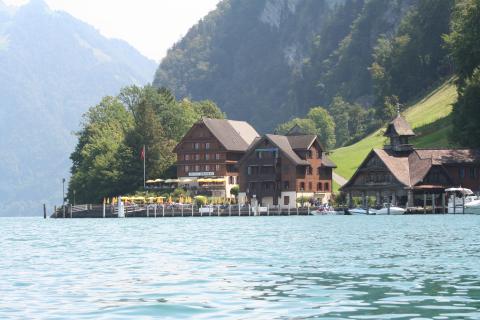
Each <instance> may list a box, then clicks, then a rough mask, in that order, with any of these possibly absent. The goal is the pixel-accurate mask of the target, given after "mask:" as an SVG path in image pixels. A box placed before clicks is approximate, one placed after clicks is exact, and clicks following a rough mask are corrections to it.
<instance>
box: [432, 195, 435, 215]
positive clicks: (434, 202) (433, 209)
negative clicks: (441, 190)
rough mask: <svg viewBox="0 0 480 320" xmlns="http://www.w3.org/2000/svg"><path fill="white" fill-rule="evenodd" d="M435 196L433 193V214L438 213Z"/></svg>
mask: <svg viewBox="0 0 480 320" xmlns="http://www.w3.org/2000/svg"><path fill="white" fill-rule="evenodd" d="M435 211H436V205H435V194H434V193H432V213H436V212H435Z"/></svg>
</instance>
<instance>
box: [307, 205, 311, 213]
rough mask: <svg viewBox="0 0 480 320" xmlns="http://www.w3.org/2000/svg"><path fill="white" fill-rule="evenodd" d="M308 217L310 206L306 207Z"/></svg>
mask: <svg viewBox="0 0 480 320" xmlns="http://www.w3.org/2000/svg"><path fill="white" fill-rule="evenodd" d="M309 215H310V206H309V205H307V216H309Z"/></svg>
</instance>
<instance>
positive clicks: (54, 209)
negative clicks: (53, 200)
mask: <svg viewBox="0 0 480 320" xmlns="http://www.w3.org/2000/svg"><path fill="white" fill-rule="evenodd" d="M53 213H55V219H57V218H58V217H57V206H53Z"/></svg>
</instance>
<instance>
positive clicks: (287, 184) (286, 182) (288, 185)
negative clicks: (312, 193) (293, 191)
mask: <svg viewBox="0 0 480 320" xmlns="http://www.w3.org/2000/svg"><path fill="white" fill-rule="evenodd" d="M283 189H285V190H288V189H290V181H283Z"/></svg>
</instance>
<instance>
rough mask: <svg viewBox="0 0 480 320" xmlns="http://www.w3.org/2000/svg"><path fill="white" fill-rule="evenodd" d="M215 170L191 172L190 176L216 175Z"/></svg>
mask: <svg viewBox="0 0 480 320" xmlns="http://www.w3.org/2000/svg"><path fill="white" fill-rule="evenodd" d="M214 175H215V172H189V173H188V176H189V177H207V176H210V177H211V176H214Z"/></svg>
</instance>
